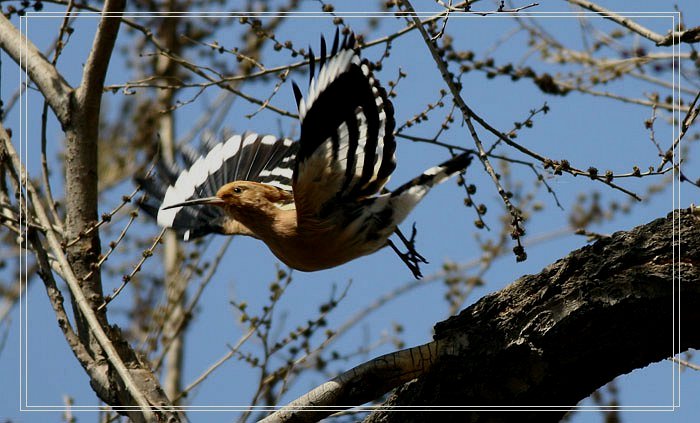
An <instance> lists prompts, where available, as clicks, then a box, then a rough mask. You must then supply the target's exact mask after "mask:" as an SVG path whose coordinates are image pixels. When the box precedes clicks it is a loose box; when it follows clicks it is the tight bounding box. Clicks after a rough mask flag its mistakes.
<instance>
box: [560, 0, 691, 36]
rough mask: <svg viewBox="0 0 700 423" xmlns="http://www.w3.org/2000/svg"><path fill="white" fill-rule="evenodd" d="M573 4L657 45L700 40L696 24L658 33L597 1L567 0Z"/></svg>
mask: <svg viewBox="0 0 700 423" xmlns="http://www.w3.org/2000/svg"><path fill="white" fill-rule="evenodd" d="M567 1H568V2H569V3H571V4H575V5H577V6H581V7H582V8H584V9H588V10H590V11H592V12H596V13H598V14H600V15H601V16H603V17H604V18H606V19H610V20H611V21H613V22H616V23H618V24H620V25H622V26H624V27H625V28H627V29H629V30H630V31H632V32H635V33H637V34H639V35H641V36H642V37H644V38H647V39H649V40H651V41H653V42H655V43H656V45H657V46H670V45H673V44H677V43H679V42H682V43H689V44H691V43H697V42H700V26H696V27H694V28H690V29H687V30H685V31H669V33H668V34H666V35H661V34H658V33H656V32H654V31H652V30H651V29H649V28H647V27H645V26H644V25H640V24H639V23H637V22H635V21H633V20H632V19H629V18H625V17H624V16H621V15H619V14H617V13H615V12H612V11H610V10H608V9H606V8H604V7H602V6H599V5H597V4H596V3H593V2H591V1H587V0H567Z"/></svg>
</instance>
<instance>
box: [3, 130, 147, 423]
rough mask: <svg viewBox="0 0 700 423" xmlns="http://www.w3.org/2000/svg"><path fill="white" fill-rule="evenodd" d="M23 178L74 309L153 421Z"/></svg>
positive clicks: (15, 159) (14, 159)
mask: <svg viewBox="0 0 700 423" xmlns="http://www.w3.org/2000/svg"><path fill="white" fill-rule="evenodd" d="M6 135H7V132H6V131H4V130H0V138H2V142H3V144H4V149H5V152H6V154H8V155H9V157H10V160H11V163H12V165H13V166H14V168H15V169H17V171H18V172H20V175H26V169H24V166H22V163H21V162H20V159H19V156H18V155H17V151H15V149H14V146H12V143H11V142H10V139H9V137H7V136H6ZM22 179H24V181H25V183H26V186H25V188H26V190H27V193H28V194H29V197H30V199H31V201H32V204H33V205H34V211H35V213H36V216H37V218H38V219H39V221H40V222H42V224H43V225H44V226H45V227H46V239H47V240H48V242H49V248H50V250H51V251H52V253H53V255H54V257H55V259H56V261H57V262H58V265H59V267H60V269H61V273H62V274H63V275H64V277H65V278H66V279H65V280H66V283H67V284H68V287H69V288H70V291H71V294H72V296H73V301H74V303H75V304H76V306H77V309H78V310H79V311H80V313H81V314H82V316H83V318H84V319H85V320H86V321H87V322H88V325H89V327H90V330H91V332H92V334H93V335H94V336H95V338H96V339H97V341H98V342H99V345H100V347H101V348H102V349H103V350H104V351H105V352H106V355H107V359H108V360H109V362H110V363H111V364H112V366H114V368H115V370H116V371H117V373H118V374H119V376H120V378H121V379H122V383H123V384H124V386H125V387H126V390H127V391H128V392H129V394H130V395H131V397H132V398H133V400H134V402H135V403H136V404H137V405H138V406H139V407H140V409H141V413H142V416H141V417H142V418H143V419H144V420H145V421H152V420H153V414H152V412H151V410H150V404H149V402H148V400H147V399H146V397H145V396H144V394H143V392H141V391H140V389H139V387H138V385H136V383H135V382H134V379H133V378H132V376H131V373H130V372H129V370H128V369H127V367H126V366H125V364H124V362H123V361H122V359H121V357H120V356H119V353H117V350H116V349H115V347H114V345H113V344H112V341H111V340H110V339H109V337H108V336H107V334H106V333H105V331H104V330H103V328H102V325H101V324H100V321H99V320H98V318H97V315H96V314H95V312H94V311H93V310H92V308H91V307H90V302H89V301H88V299H87V298H86V297H85V295H84V294H83V291H82V289H81V283H80V281H79V280H78V277H77V276H76V275H75V273H74V272H73V268H72V267H71V265H70V263H69V262H68V259H67V258H66V256H65V254H64V252H63V249H62V248H61V242H60V241H59V238H58V236H57V234H56V233H55V232H54V230H53V228H52V226H51V222H50V220H49V217H48V215H47V213H46V211H45V210H44V207H43V206H42V202H41V196H40V195H39V193H38V192H37V191H36V189H35V188H34V185H33V184H32V183H31V182H30V181H29V180H28V179H26V178H22ZM69 341H70V339H69Z"/></svg>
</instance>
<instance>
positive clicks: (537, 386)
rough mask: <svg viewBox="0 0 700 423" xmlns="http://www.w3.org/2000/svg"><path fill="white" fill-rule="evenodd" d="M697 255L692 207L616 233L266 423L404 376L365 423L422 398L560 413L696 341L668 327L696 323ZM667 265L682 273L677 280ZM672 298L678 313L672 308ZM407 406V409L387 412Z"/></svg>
mask: <svg viewBox="0 0 700 423" xmlns="http://www.w3.org/2000/svg"><path fill="white" fill-rule="evenodd" d="M674 220H675V222H674ZM679 240H680V242H679ZM679 250H680V255H679ZM679 257H680V260H679ZM674 259H675V262H674ZM698 264H700V216H698V215H696V214H694V213H693V212H691V211H688V210H681V211H678V212H675V213H674V214H670V215H669V216H668V217H666V218H663V219H657V220H655V221H653V222H651V223H648V224H646V225H642V226H639V227H637V228H634V229H632V230H630V231H627V232H617V233H615V234H613V235H612V236H611V237H609V238H604V239H602V240H600V241H597V242H596V243H595V244H593V245H590V246H586V247H584V248H581V249H579V250H576V251H574V252H572V253H570V254H569V255H568V256H567V257H566V258H564V259H562V260H559V261H557V262H556V263H553V264H552V265H550V266H548V267H546V268H545V269H544V270H543V271H542V272H541V273H540V274H538V275H529V276H524V277H522V278H520V279H519V280H518V281H516V282H514V283H513V284H512V285H510V286H508V287H507V288H505V289H503V290H501V291H499V292H496V293H494V294H491V295H489V296H486V297H484V298H482V299H481V300H480V301H479V302H477V303H476V304H474V305H473V306H471V307H469V308H467V309H465V310H464V311H462V312H461V313H460V314H459V315H458V316H455V317H452V318H450V319H448V320H447V321H445V322H442V323H438V324H437V325H436V327H435V331H436V333H435V336H434V340H433V341H432V342H430V343H428V344H425V345H422V346H420V347H416V348H413V349H408V350H403V351H398V352H396V353H392V354H387V355H385V356H382V357H379V358H377V359H374V360H372V361H370V362H367V363H364V364H362V365H360V366H358V367H356V368H354V369H352V370H350V371H348V372H346V373H344V374H342V375H340V376H338V377H336V378H335V379H333V380H331V381H329V382H327V383H325V384H323V385H321V386H319V387H318V388H316V389H314V390H313V391H311V392H309V393H308V394H306V395H304V396H302V397H300V398H299V399H297V400H295V401H293V402H292V403H290V404H289V405H288V406H286V407H285V408H283V409H281V410H280V411H277V412H276V413H274V414H272V415H271V416H269V417H268V418H267V419H266V421H269V422H290V421H294V422H311V421H318V420H319V419H321V418H323V417H324V416H327V415H330V414H332V413H334V412H337V411H340V410H342V409H344V408H348V407H349V406H350V405H352V404H355V405H358V406H359V405H360V404H363V403H366V402H367V401H369V400H370V398H371V397H373V398H378V397H380V396H381V393H382V392H380V391H379V390H378V388H377V387H381V388H384V389H385V390H387V389H388V388H389V387H390V386H391V385H392V383H393V384H401V383H403V381H405V380H406V379H407V378H410V377H413V376H415V377H417V380H416V381H414V382H411V383H409V384H407V385H404V386H403V387H402V388H400V389H399V390H398V391H397V393H395V394H394V396H392V397H391V398H390V399H389V400H388V401H387V402H386V403H385V404H384V405H383V410H387V409H388V411H376V412H375V413H374V414H372V415H370V416H369V417H368V419H367V421H370V422H378V421H382V422H391V421H396V422H405V421H415V422H423V421H431V420H434V419H435V418H436V416H435V415H426V414H425V413H423V412H417V411H415V410H416V409H420V408H421V406H423V407H425V408H426V409H429V408H430V407H434V406H446V407H449V406H451V407H452V408H455V407H469V406H480V408H482V409H483V408H488V407H489V406H490V407H492V408H494V409H497V408H498V407H499V406H504V405H510V406H527V407H533V406H534V407H536V406H538V405H543V406H545V405H561V408H560V409H558V410H554V411H551V409H550V411H549V412H547V413H534V412H532V413H512V412H511V413H508V412H504V413H493V412H492V413H483V412H482V413H479V412H476V411H468V410H467V411H464V412H453V413H450V412H444V411H443V412H441V413H440V414H439V417H437V418H439V419H440V421H460V422H461V421H505V420H509V419H512V420H514V421H559V420H560V419H561V417H562V416H563V414H565V413H566V412H567V411H568V410H569V409H570V408H571V406H573V405H575V404H577V403H578V402H579V401H580V400H582V399H583V398H585V397H586V396H588V395H589V394H590V393H591V392H593V391H594V390H595V389H597V388H598V387H600V386H602V385H603V384H605V383H606V382H608V381H610V380H611V379H613V378H614V377H616V376H618V375H621V374H624V373H628V372H630V371H632V370H634V369H636V368H640V367H644V366H646V365H648V364H649V363H652V362H656V361H659V360H663V359H664V358H669V357H671V356H672V355H673V353H674V352H678V351H673V350H672V349H671V346H672V345H673V346H674V348H678V347H679V348H680V350H685V349H688V348H697V347H700V333H698V331H689V332H690V333H684V336H683V338H681V339H680V342H679V339H678V338H677V334H676V333H675V329H674V328H678V327H679V326H678V323H679V320H678V319H680V325H681V326H684V327H696V326H697V325H698V324H700V267H699V266H698ZM674 271H675V272H676V273H675V274H676V276H679V275H680V281H681V282H680V289H678V287H679V285H678V279H677V278H676V280H674V277H673V276H674ZM674 286H675V287H674ZM679 299H682V301H683V305H682V307H681V308H680V310H681V313H680V314H674V313H677V310H679V303H678V300H679ZM674 305H675V306H674ZM674 322H675V326H674ZM571 381H576V382H575V383H571ZM669 385H670V383H669ZM405 406H411V407H413V411H412V412H410V413H397V412H396V411H397V410H401V409H402V407H405Z"/></svg>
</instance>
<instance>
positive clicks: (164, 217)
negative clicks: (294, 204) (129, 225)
mask: <svg viewBox="0 0 700 423" xmlns="http://www.w3.org/2000/svg"><path fill="white" fill-rule="evenodd" d="M207 148H208V149H209V151H208V152H207V153H206V154H201V155H199V154H197V153H196V152H193V151H192V150H191V149H188V148H183V149H182V150H180V151H179V153H180V156H181V158H182V161H183V162H184V167H180V166H178V165H173V166H167V165H166V164H165V163H163V162H161V163H159V165H158V169H157V172H156V174H155V175H154V176H152V177H150V178H147V179H140V180H139V181H138V182H140V183H141V184H142V186H143V188H144V190H145V191H146V193H147V194H149V198H148V200H146V201H145V202H142V204H141V207H142V208H143V209H144V210H145V211H146V212H147V213H148V214H150V215H151V216H153V217H155V218H156V219H157V220H158V224H159V225H161V226H164V227H169V228H173V229H176V230H177V231H178V232H179V233H180V234H181V235H182V236H183V238H184V239H185V240H186V241H187V240H190V239H193V238H197V237H200V236H203V235H206V234H208V233H212V232H214V233H221V232H222V231H223V221H224V213H223V210H222V209H220V208H219V207H211V206H205V205H198V206H187V207H176V208H172V209H168V210H163V208H164V207H167V206H168V205H171V204H176V203H180V202H183V201H187V200H191V199H195V198H202V197H209V196H213V195H216V192H217V191H218V189H219V188H220V187H221V186H223V185H225V184H227V183H229V182H233V181H240V180H245V181H253V182H262V183H265V184H269V185H273V186H276V187H278V188H281V189H283V190H287V191H291V189H292V187H291V185H292V184H291V178H292V166H293V163H294V158H295V156H296V150H297V148H298V143H295V142H293V141H292V140H290V139H288V138H283V139H279V138H277V137H275V136H272V135H265V136H261V135H258V134H255V133H247V134H244V135H234V136H232V137H230V138H229V139H228V140H226V141H225V142H222V143H218V144H215V145H209V146H207ZM229 219H230V218H229Z"/></svg>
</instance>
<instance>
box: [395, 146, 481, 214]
mask: <svg viewBox="0 0 700 423" xmlns="http://www.w3.org/2000/svg"><path fill="white" fill-rule="evenodd" d="M471 161H472V157H471V153H468V152H467V153H462V154H460V155H458V156H455V157H453V158H451V159H450V160H447V161H446V162H444V163H442V164H439V165H437V166H435V167H431V168H430V169H428V170H426V171H425V172H423V173H422V174H421V175H419V176H417V177H415V178H413V179H411V180H410V181H408V182H407V183H405V184H403V185H401V186H400V187H399V188H397V189H396V190H394V191H393V192H392V193H391V200H390V201H391V203H392V206H393V208H394V219H395V222H396V223H397V224H398V223H400V222H401V221H403V219H404V218H405V217H406V216H407V215H408V213H410V211H411V210H412V209H413V208H414V207H415V206H416V204H418V202H419V201H420V200H421V199H423V197H425V194H427V193H428V191H430V188H432V187H434V186H435V185H437V184H440V183H442V182H445V181H446V180H448V179H449V178H450V177H451V176H454V175H455V174H456V173H457V172H460V171H463V170H464V169H466V168H467V166H469V164H470V163H471Z"/></svg>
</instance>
